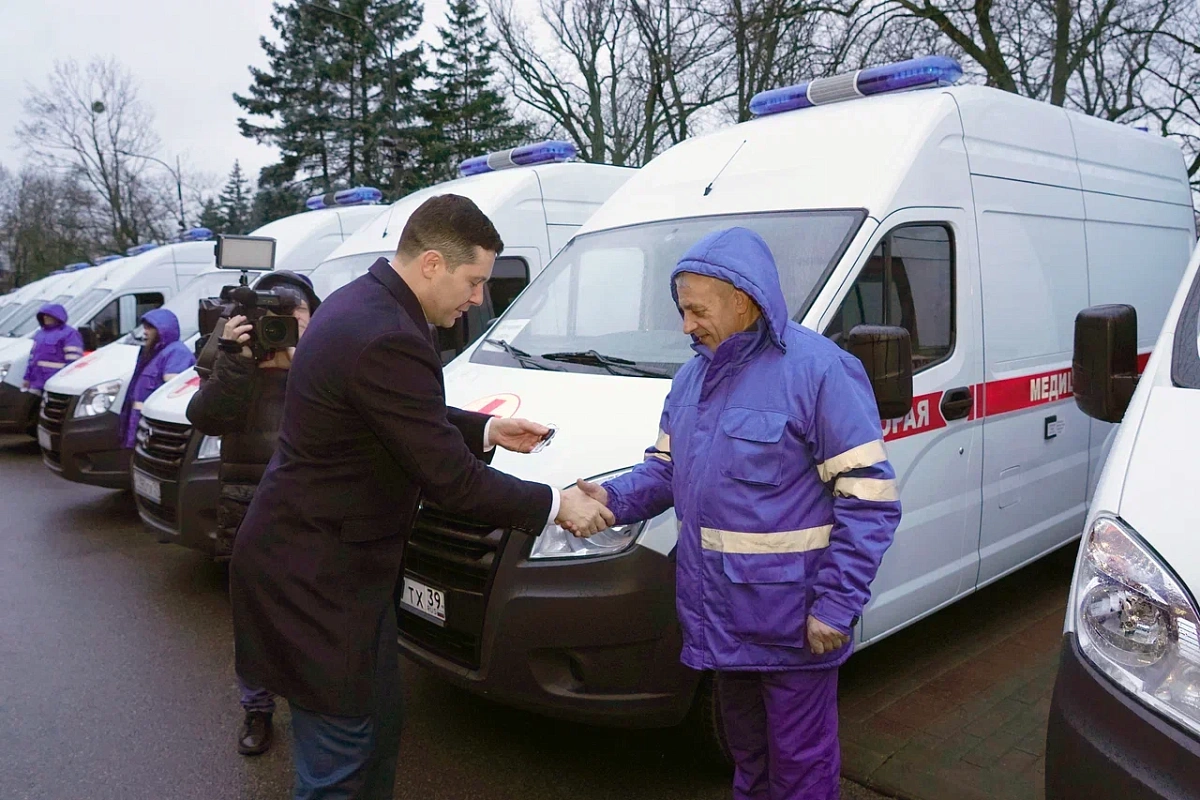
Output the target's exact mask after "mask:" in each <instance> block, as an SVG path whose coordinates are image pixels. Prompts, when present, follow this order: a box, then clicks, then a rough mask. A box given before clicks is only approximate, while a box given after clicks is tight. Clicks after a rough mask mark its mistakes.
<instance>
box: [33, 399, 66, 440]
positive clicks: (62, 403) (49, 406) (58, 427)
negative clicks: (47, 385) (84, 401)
mask: <svg viewBox="0 0 1200 800" xmlns="http://www.w3.org/2000/svg"><path fill="white" fill-rule="evenodd" d="M69 405H71V395H69V394H55V393H54V392H46V395H45V397H43V398H42V416H41V419H40V420H39V422H40V424H41V426H42V427H43V428H45V429H46V430H48V431H50V432H51V433H54V434H59V433H62V428H63V420H64V419H66V418H67V407H68V406H69Z"/></svg>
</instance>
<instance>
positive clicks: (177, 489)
mask: <svg viewBox="0 0 1200 800" xmlns="http://www.w3.org/2000/svg"><path fill="white" fill-rule="evenodd" d="M574 157H575V148H574V147H573V146H572V145H571V144H569V143H567V142H556V141H550V142H540V143H537V144H530V145H524V146H522V147H518V148H515V149H513V150H509V151H503V152H500V153H493V154H490V155H487V156H479V157H476V158H472V159H469V160H467V161H465V162H464V163H463V165H462V167H460V172H461V173H462V174H463V177H461V178H457V179H455V180H452V181H446V182H444V183H440V184H437V185H436V186H431V187H428V188H426V189H422V190H420V191H417V192H413V193H412V194H410V195H408V196H406V197H404V198H402V199H400V200H398V201H397V202H395V203H393V204H392V206H391V207H390V208H389V209H388V210H387V211H386V212H385V213H383V214H381V215H380V216H379V217H377V218H376V219H375V220H374V221H373V222H371V224H370V225H368V226H366V227H365V228H364V229H363V230H361V231H359V232H358V234H356V235H355V236H353V237H351V238H350V239H349V240H347V241H346V243H345V244H343V245H342V246H341V247H339V248H338V249H337V250H336V251H334V252H333V253H331V254H330V256H329V258H328V260H326V261H325V263H323V264H321V266H320V267H318V268H317V269H316V271H315V272H313V274H312V279H313V283H314V285H315V286H316V290H317V294H318V295H319V296H320V297H328V296H329V294H330V293H331V292H333V291H334V290H336V289H338V288H339V287H341V286H343V285H344V284H346V283H348V282H350V281H351V280H353V279H354V278H357V277H358V276H360V275H362V274H363V273H365V272H366V271H367V268H368V267H370V266H371V264H373V263H374V262H375V260H376V259H378V258H381V257H382V258H391V257H392V256H393V255H394V254H395V252H396V246H397V245H398V244H399V242H400V233H401V231H403V230H404V224H405V223H406V222H407V221H408V217H409V215H410V214H411V213H412V212H413V211H414V210H415V209H416V208H417V206H419V205H421V203H423V202H425V201H426V200H428V199H429V198H430V197H433V196H435V195H439V194H447V193H452V194H460V195H463V196H465V197H469V198H471V200H473V201H474V202H475V203H476V205H478V206H479V207H480V208H481V209H482V210H483V212H484V213H485V214H487V215H488V216H489V217H490V218H491V220H492V222H493V223H495V225H496V229H497V230H498V231H499V233H500V238H501V239H503V240H504V252H503V253H502V254H501V255H500V257H499V258H497V259H496V266H495V269H494V270H493V271H492V279H491V280H490V281H489V282H488V284H487V287H486V291H485V297H484V304H483V306H482V307H480V308H477V309H472V310H471V312H470V313H468V314H464V315H463V317H462V319H460V320H459V323H458V325H457V326H456V327H454V328H449V329H441V328H439V329H438V335H439V339H440V342H441V347H442V357H443V360H446V361H448V360H450V359H451V358H453V357H454V356H455V355H457V354H458V353H460V352H462V350H463V349H464V348H465V347H466V346H467V345H469V344H470V343H471V342H472V341H474V340H475V338H476V337H478V336H479V335H480V333H482V331H483V329H484V328H485V327H486V326H487V324H488V322H489V321H490V320H491V319H492V318H493V317H495V316H496V315H497V314H499V313H500V312H502V311H503V310H504V309H505V308H507V307H508V305H509V303H511V302H512V300H513V298H515V297H516V296H517V295H518V294H519V293H520V292H521V290H522V289H524V288H525V286H526V285H527V284H528V283H529V280H530V278H532V277H534V276H536V275H537V274H538V273H539V272H541V270H542V268H543V267H544V266H545V265H546V263H547V262H549V261H550V259H551V258H552V257H553V256H554V254H555V253H556V252H558V251H559V250H560V249H562V247H563V245H565V244H566V243H567V241H568V240H569V239H570V238H571V236H572V235H574V233H575V231H577V230H578V229H579V227H580V226H581V225H582V224H583V223H584V222H585V221H586V220H587V218H588V217H589V216H591V214H592V213H593V212H594V211H595V210H596V209H598V208H599V207H600V205H601V204H602V203H604V201H605V200H607V199H608V198H609V197H610V196H611V195H612V194H613V192H614V191H616V190H617V189H618V188H619V187H620V186H621V185H622V184H624V183H625V182H626V181H627V180H628V179H629V178H630V177H631V176H632V175H634V174H635V172H636V170H633V169H629V168H625V167H613V166H608V165H602V164H583V163H575V162H572V161H571V159H573V158H574ZM564 162H565V163H564ZM489 164H490V166H489ZM199 384H200V379H199V378H198V377H197V376H196V373H195V370H188V371H187V372H183V373H180V374H179V375H178V376H176V377H175V378H174V379H173V380H172V381H171V382H170V383H168V384H167V385H165V386H163V387H162V388H161V389H159V390H158V391H157V392H155V393H154V394H153V395H151V396H150V398H149V399H147V400H146V402H145V404H144V405H143V406H142V420H143V424H144V425H145V426H146V429H147V436H146V438H145V442H144V443H142V442H139V444H138V447H137V450H136V452H135V455H134V465H135V467H138V468H140V467H139V465H141V464H143V463H144V464H147V465H150V464H159V463H161V462H165V461H168V460H169V461H171V462H172V464H173V475H171V476H168V475H167V472H166V471H165V470H162V471H159V472H156V473H154V474H155V476H156V477H155V480H157V481H158V485H156V486H153V485H148V486H147V494H149V495H152V494H153V493H155V492H156V491H157V493H158V495H159V498H160V499H159V500H158V501H155V500H154V498H153V496H147V494H140V493H139V494H138V497H137V501H138V511H139V512H140V514H141V517H142V521H143V522H145V523H146V525H147V526H149V527H150V528H151V529H152V530H154V531H155V532H156V533H157V534H158V536H159V538H160V539H161V540H163V541H174V542H177V543H179V544H181V545H184V546H185V547H190V548H192V549H195V550H199V551H201V552H204V553H212V552H213V543H214V541H215V530H216V508H217V496H218V493H219V484H218V480H217V477H218V476H217V473H218V468H219V465H220V454H221V440H220V438H218V437H211V436H200V435H193V434H192V431H191V423H189V422H188V419H187V406H188V403H189V402H190V400H191V397H192V394H194V393H195V391H196V389H197V388H198V387H199ZM189 437H190V438H191V442H190V444H189V443H188V442H189Z"/></svg>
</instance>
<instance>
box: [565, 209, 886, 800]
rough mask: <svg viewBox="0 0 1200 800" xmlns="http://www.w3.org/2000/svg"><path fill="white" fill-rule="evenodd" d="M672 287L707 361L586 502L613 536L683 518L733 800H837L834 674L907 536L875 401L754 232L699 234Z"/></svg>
mask: <svg viewBox="0 0 1200 800" xmlns="http://www.w3.org/2000/svg"><path fill="white" fill-rule="evenodd" d="M671 281H672V292H673V295H674V297H675V300H676V302H677V304H678V306H679V309H680V312H681V314H682V316H683V330H684V333H687V334H688V335H690V336H691V337H692V339H693V342H694V344H693V349H694V350H695V351H696V353H697V355H696V357H694V358H692V360H691V361H689V362H688V363H686V364H684V366H683V367H682V368H681V369H680V370H679V372H678V374H676V376H675V379H674V381H673V382H672V384H671V391H670V393H669V394H668V395H667V400H666V403H665V405H664V407H663V413H662V418H661V423H660V428H661V430H660V432H659V436H658V441H657V442H656V443H655V445H654V446H653V447H651V448H650V449H649V450H647V451H646V460H645V461H644V462H643V463H642V464H640V465H639V466H638V467H637V468H636V469H634V470H633V471H632V472H629V473H627V474H625V475H623V476H621V477H618V478H616V479H614V480H611V481H608V482H607V483H605V484H604V485H603V486H600V485H597V484H591V483H587V482H585V481H580V482H579V484H578V491H582V492H584V493H586V494H589V495H591V496H592V497H593V498H595V499H597V500H600V501H601V502H604V503H605V504H606V505H608V507H609V509H610V510H611V511H612V512H613V515H614V516H615V517H616V520H617V523H618V524H624V523H629V522H634V521H637V520H643V519H649V518H652V517H654V516H657V515H658V514H661V513H662V512H664V511H666V510H667V509H668V508H670V507H672V506H674V507H675V513H676V516H677V517H678V519H679V523H680V526H679V544H678V547H677V549H676V554H675V558H676V563H677V570H678V573H677V606H678V615H679V622H680V626H681V628H682V632H683V653H682V660H683V662H684V663H685V664H686V665H687V666H689V667H691V668H693V669H697V670H708V671H714V672H715V673H716V675H717V697H718V700H719V702H720V708H721V714H722V718H723V720H724V724H725V733H726V737H727V741H728V743H729V749H730V751H731V753H732V755H733V757H734V761H735V763H736V773H735V776H734V797H735V798H737V799H738V800H750V799H751V798H753V799H754V800H759V799H760V798H761V799H762V800H766V799H768V798H769V800H801V799H802V800H830V799H831V798H836V797H837V796H838V777H839V772H840V750H839V747H838V738H837V722H838V721H837V667H838V666H840V665H841V664H842V663H843V662H844V661H845V660H846V659H847V658H848V657H849V656H850V650H851V647H850V641H851V635H852V629H853V627H854V625H855V624H856V623H857V621H858V619H859V616H860V615H861V614H862V609H863V606H864V605H866V603H867V600H868V599H869V598H870V589H869V587H870V585H871V581H872V580H873V579H874V578H875V573H876V571H877V570H878V568H879V563H880V560H881V559H882V558H883V554H884V552H885V551H886V550H887V548H888V546H889V545H890V544H891V542H892V536H893V534H894V532H895V530H896V526H897V524H898V523H899V521H900V502H899V499H898V496H897V490H896V484H895V473H894V472H893V470H892V467H891V464H889V463H888V460H887V454H886V451H885V450H884V445H883V441H882V439H881V436H880V422H879V412H878V408H877V406H876V404H875V397H874V393H873V392H872V389H871V385H870V383H869V381H868V379H867V376H866V372H865V370H864V369H863V366H862V364H861V363H860V362H859V361H858V360H857V359H856V358H855V357H854V356H852V355H850V354H849V353H847V352H845V351H843V350H841V349H840V348H838V347H837V346H836V345H834V344H833V343H832V342H830V341H829V340H828V339H826V338H825V337H823V336H820V335H819V334H817V333H814V332H813V331H810V330H807V329H806V328H803V327H801V326H800V325H798V324H796V323H794V322H792V321H791V320H790V319H789V317H788V313H787V306H786V303H785V301H784V298H783V292H782V290H781V288H780V284H779V274H778V272H777V271H776V267H775V260H774V258H773V256H772V255H771V251H770V249H769V248H768V247H767V244H766V242H764V241H763V240H762V239H761V238H760V237H759V236H758V235H757V234H755V233H753V232H752V231H750V230H747V229H745V228H731V229H728V230H722V231H718V232H716V233H713V234H710V235H708V236H706V237H705V238H704V239H702V240H701V241H700V242H699V243H697V244H696V245H694V246H693V247H692V248H691V249H690V250H689V251H688V252H687V253H686V254H685V255H684V256H683V258H682V259H681V260H680V261H679V263H678V265H677V266H676V268H675V270H674V271H673V272H672V274H671ZM572 491H574V490H572Z"/></svg>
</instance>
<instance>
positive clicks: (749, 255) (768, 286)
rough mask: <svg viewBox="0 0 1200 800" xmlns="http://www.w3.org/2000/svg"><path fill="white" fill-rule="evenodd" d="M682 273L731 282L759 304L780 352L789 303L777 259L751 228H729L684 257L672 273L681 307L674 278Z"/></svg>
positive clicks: (676, 296)
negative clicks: (691, 273) (784, 295)
mask: <svg viewBox="0 0 1200 800" xmlns="http://www.w3.org/2000/svg"><path fill="white" fill-rule="evenodd" d="M681 272H694V273H696V274H697V275H707V276H709V277H712V278H718V279H720V280H723V281H725V282H726V283H732V284H733V285H734V286H735V287H737V288H738V289H741V290H742V291H743V292H745V293H746V294H748V295H750V298H751V299H752V300H753V301H754V302H755V303H757V304H758V308H759V310H760V311H762V314H763V317H764V319H765V320H766V323H767V330H769V331H770V333H771V341H772V342H774V343H775V346H776V347H778V348H779V349H780V350H786V349H787V348H786V347H785V346H784V344H783V332H784V330H786V329H787V324H788V312H787V302H786V301H785V300H784V299H783V289H782V287H780V285H779V270H778V269H776V267H775V257H774V256H773V255H771V248H769V247H767V243H766V242H764V241H763V239H762V237H761V236H759V235H758V234H757V233H755V232H754V231H752V230H750V229H748V228H726V229H725V230H722V231H715V232H713V233H710V234H709V235H708V236H705V237H704V238H703V239H701V240H700V241H699V242H697V243H696V244H694V245H692V247H691V248H690V249H689V250H688V251H687V252H686V253H684V254H683V258H681V259H679V263H678V264H677V265H676V266H675V269H674V270H673V271H672V272H671V297H673V298H674V299H675V304H676V305H678V304H679V295H678V294H677V293H676V291H675V278H676V276H678V275H679V273H681Z"/></svg>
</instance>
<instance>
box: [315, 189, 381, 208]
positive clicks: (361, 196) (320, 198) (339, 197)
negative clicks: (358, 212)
mask: <svg viewBox="0 0 1200 800" xmlns="http://www.w3.org/2000/svg"><path fill="white" fill-rule="evenodd" d="M382 199H383V192H381V191H379V190H378V189H376V188H375V187H374V186H356V187H354V188H353V189H339V190H338V191H336V192H326V193H325V194H314V195H313V196H312V197H310V198H308V200H306V201H304V205H305V207H307V208H308V210H309V211H318V210H320V209H322V208H333V207H334V206H365V205H371V204H372V203H378V202H379V201H380V200H382Z"/></svg>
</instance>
